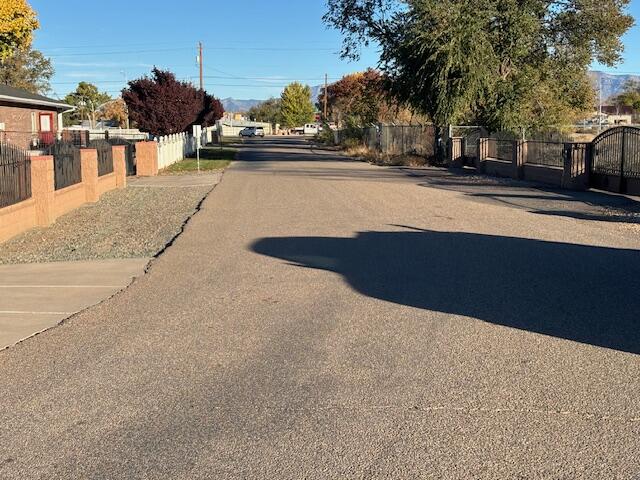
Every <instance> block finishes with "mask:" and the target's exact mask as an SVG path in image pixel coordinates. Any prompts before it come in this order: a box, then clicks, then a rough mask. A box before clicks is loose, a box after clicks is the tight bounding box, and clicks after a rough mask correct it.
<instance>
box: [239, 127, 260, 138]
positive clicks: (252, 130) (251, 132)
mask: <svg viewBox="0 0 640 480" xmlns="http://www.w3.org/2000/svg"><path fill="white" fill-rule="evenodd" d="M240 136H241V137H263V138H264V128H262V127H246V128H243V129H242V130H240Z"/></svg>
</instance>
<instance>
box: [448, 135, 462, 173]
mask: <svg viewBox="0 0 640 480" xmlns="http://www.w3.org/2000/svg"><path fill="white" fill-rule="evenodd" d="M464 140H465V139H464V138H462V137H449V148H448V150H449V166H451V167H454V168H462V167H464V157H463V156H462V152H463V150H464V148H463V145H464V143H463V142H464Z"/></svg>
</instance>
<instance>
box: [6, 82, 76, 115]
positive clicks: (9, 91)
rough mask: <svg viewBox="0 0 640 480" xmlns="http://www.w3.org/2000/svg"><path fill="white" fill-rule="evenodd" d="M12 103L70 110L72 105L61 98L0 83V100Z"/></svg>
mask: <svg viewBox="0 0 640 480" xmlns="http://www.w3.org/2000/svg"><path fill="white" fill-rule="evenodd" d="M3 100H4V101H7V102H12V103H24V104H26V105H36V106H42V107H53V108H55V109H57V110H64V111H66V110H72V109H73V107H72V106H71V105H69V104H67V103H64V102H63V101H61V100H54V99H52V98H47V97H44V96H42V95H38V94H35V93H31V92H27V91H26V90H22V89H20V88H14V87H10V86H9V85H2V84H0V101H3Z"/></svg>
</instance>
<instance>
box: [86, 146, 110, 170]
mask: <svg viewBox="0 0 640 480" xmlns="http://www.w3.org/2000/svg"><path fill="white" fill-rule="evenodd" d="M89 148H95V149H96V151H97V152H98V176H99V177H102V176H103V175H107V174H109V173H113V150H112V148H111V144H110V143H109V142H108V141H107V140H92V141H91V142H89Z"/></svg>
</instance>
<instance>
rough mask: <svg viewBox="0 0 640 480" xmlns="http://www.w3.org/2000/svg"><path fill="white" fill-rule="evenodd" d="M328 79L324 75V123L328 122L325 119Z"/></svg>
mask: <svg viewBox="0 0 640 480" xmlns="http://www.w3.org/2000/svg"><path fill="white" fill-rule="evenodd" d="M328 81H329V78H328V76H327V74H326V73H325V74H324V121H325V122H326V123H329V120H328V119H327V88H328V85H327V83H328Z"/></svg>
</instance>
